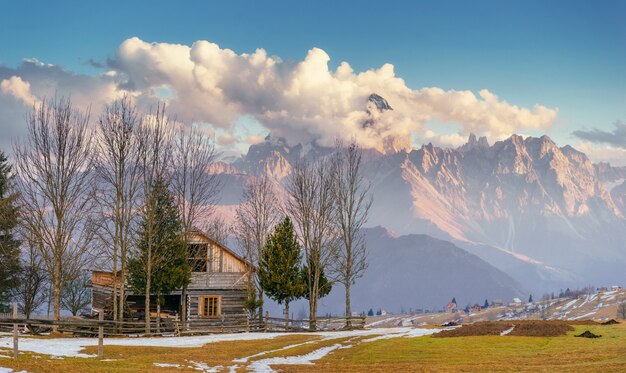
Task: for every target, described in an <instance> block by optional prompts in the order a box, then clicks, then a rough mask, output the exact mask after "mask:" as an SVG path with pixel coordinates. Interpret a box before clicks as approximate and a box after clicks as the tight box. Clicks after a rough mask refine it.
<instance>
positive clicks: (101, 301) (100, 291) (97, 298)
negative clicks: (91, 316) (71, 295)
mask: <svg viewBox="0 0 626 373" xmlns="http://www.w3.org/2000/svg"><path fill="white" fill-rule="evenodd" d="M91 308H92V309H93V310H102V309H105V310H111V309H112V308H113V288H110V287H106V286H99V285H93V286H92V288H91Z"/></svg>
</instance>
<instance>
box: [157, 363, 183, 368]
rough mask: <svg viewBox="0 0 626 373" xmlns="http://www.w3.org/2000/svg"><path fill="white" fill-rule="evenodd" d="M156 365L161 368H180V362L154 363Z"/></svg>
mask: <svg viewBox="0 0 626 373" xmlns="http://www.w3.org/2000/svg"><path fill="white" fill-rule="evenodd" d="M152 365H154V366H155V367H160V368H179V367H180V364H168V363H152Z"/></svg>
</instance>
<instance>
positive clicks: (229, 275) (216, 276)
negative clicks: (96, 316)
mask: <svg viewBox="0 0 626 373" xmlns="http://www.w3.org/2000/svg"><path fill="white" fill-rule="evenodd" d="M189 242H190V243H189V250H188V252H189V258H188V260H189V265H190V267H191V271H192V272H191V283H190V284H189V286H188V289H187V295H186V299H184V300H183V299H182V294H181V291H176V292H172V293H169V294H165V295H164V296H163V298H164V302H163V304H162V305H161V312H162V316H163V314H166V315H169V316H175V317H180V314H181V312H182V302H183V301H184V302H187V314H186V315H185V317H186V319H187V320H189V321H191V322H192V323H193V321H194V320H206V319H212V318H213V319H234V318H241V317H242V316H243V315H244V314H245V309H244V304H245V302H246V298H247V289H248V282H249V281H250V274H251V271H253V270H254V267H253V266H252V265H251V264H250V263H249V262H247V261H246V260H244V259H243V258H241V257H240V256H239V255H237V254H236V253H235V252H234V251H232V250H231V249H229V248H228V247H226V246H225V245H222V244H220V243H218V242H217V241H215V240H214V239H212V238H211V237H210V236H209V235H207V234H205V233H203V232H201V231H199V230H194V231H193V232H191V233H190V237H189ZM114 281H117V282H118V284H119V281H120V277H119V273H118V276H114V275H113V273H111V272H104V271H92V281H91V282H92V284H91V286H92V309H93V310H94V311H96V312H100V311H102V310H105V311H107V310H110V309H111V308H112V304H113V287H114ZM127 294H128V296H127V297H126V304H127V307H128V311H129V313H130V314H133V315H137V314H143V313H144V312H145V306H144V302H145V297H144V296H143V295H142V294H133V293H132V291H131V290H130V289H128V288H127ZM150 303H151V307H150V308H151V309H150V313H152V314H154V315H156V297H155V298H154V299H153V300H151V302H150Z"/></svg>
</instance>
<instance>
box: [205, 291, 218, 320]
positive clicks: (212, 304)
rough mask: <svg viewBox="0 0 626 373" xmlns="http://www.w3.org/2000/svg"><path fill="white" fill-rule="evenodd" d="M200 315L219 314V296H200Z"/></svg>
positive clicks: (214, 315) (215, 315)
mask: <svg viewBox="0 0 626 373" xmlns="http://www.w3.org/2000/svg"><path fill="white" fill-rule="evenodd" d="M200 315H201V316H202V317H217V316H219V315H220V297H219V296H212V297H200Z"/></svg>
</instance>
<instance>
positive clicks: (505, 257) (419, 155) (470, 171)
mask: <svg viewBox="0 0 626 373" xmlns="http://www.w3.org/2000/svg"><path fill="white" fill-rule="evenodd" d="M386 110H393V109H392V106H391V105H390V104H389V103H387V102H386V100H385V99H384V98H382V97H380V96H378V95H375V94H373V95H371V96H370V98H369V100H368V105H367V110H366V112H367V113H368V115H369V116H370V117H369V118H370V119H368V120H367V121H366V122H364V123H363V127H364V128H366V127H367V128H370V127H371V128H375V127H376V113H377V112H383V111H386ZM384 149H385V151H384V152H379V151H377V150H366V151H364V173H365V177H366V179H367V180H368V181H369V182H371V185H372V193H373V195H374V205H373V207H372V211H371V218H370V221H369V224H368V225H369V226H372V227H373V226H380V227H384V228H386V229H389V230H391V231H393V232H395V233H396V234H397V235H414V234H427V235H430V236H432V237H435V238H438V239H443V240H447V241H451V242H453V243H454V244H455V245H456V246H457V247H460V248H462V249H464V250H466V251H467V252H469V253H471V254H474V255H476V256H477V258H476V259H477V260H480V261H481V262H482V261H484V262H486V263H484V264H485V265H487V266H489V267H490V268H489V270H487V269H485V268H486V267H481V266H482V264H481V265H480V266H479V267H480V268H483V269H481V270H478V269H476V268H478V267H476V266H474V267H472V266H471V264H470V262H471V263H474V264H475V263H476V262H475V260H474V259H472V260H469V259H467V258H466V259H467V261H466V262H465V263H466V264H465V265H466V268H468V271H467V274H466V275H467V278H468V279H470V278H472V276H478V277H481V279H480V281H482V280H487V281H486V282H485V284H490V283H491V284H495V283H496V282H497V283H498V285H502V284H505V285H504V286H500V287H498V286H491V287H489V286H487V285H481V286H487V287H486V288H485V289H484V291H483V292H484V293H490V294H485V295H484V296H482V297H483V298H484V297H485V296H492V295H493V296H498V297H504V298H506V297H507V295H508V296H510V297H512V296H518V295H519V294H520V293H522V292H525V293H528V292H532V293H535V294H538V293H540V292H544V291H554V290H555V289H558V288H559V287H561V288H565V287H576V286H585V285H590V284H597V285H601V284H602V285H606V284H608V283H613V282H616V283H622V282H623V281H624V279H625V278H624V266H625V265H626V219H625V215H626V168H616V167H611V166H610V165H609V164H606V163H601V164H593V163H592V162H591V161H590V160H589V159H588V157H587V156H586V155H585V154H583V153H581V152H579V151H577V150H576V149H574V148H572V147H571V146H569V145H565V146H559V145H557V144H555V143H554V141H552V140H551V139H550V138H549V137H547V136H542V137H539V138H537V137H527V138H523V137H522V136H519V135H512V136H511V137H509V138H507V139H505V140H502V141H498V142H495V143H494V144H489V143H488V141H487V139H486V138H484V137H483V138H477V137H476V136H474V135H470V136H469V139H468V142H467V143H466V144H464V145H462V146H460V147H458V148H456V149H452V148H440V147H436V146H433V145H432V144H428V145H424V146H422V147H421V148H419V149H410V148H408V147H407V146H406V143H405V141H403V140H402V139H398V140H393V139H392V140H391V141H390V142H388V143H387V144H385V146H384ZM331 152H332V149H330V148H325V147H321V146H317V145H316V144H315V142H313V143H309V144H294V145H292V144H287V143H286V141H285V140H283V139H280V138H278V139H277V138H272V137H270V136H268V137H267V138H266V139H265V141H264V142H262V143H259V144H256V145H252V146H251V147H250V149H249V150H248V153H247V154H246V155H244V156H242V157H241V158H239V159H236V160H234V161H232V162H229V163H226V162H225V163H221V164H218V165H216V167H215V170H213V172H216V173H218V174H220V178H221V179H222V180H223V182H224V183H225V188H224V192H223V195H222V200H221V201H222V202H221V203H222V204H223V205H224V206H223V209H222V211H229V210H230V211H232V210H233V209H234V205H235V204H237V203H238V202H239V199H240V198H241V197H240V196H241V191H242V189H243V187H244V185H245V180H246V179H247V178H250V177H255V176H260V175H269V176H271V177H272V178H273V179H275V180H276V181H277V183H278V185H281V183H284V181H285V178H286V177H287V176H288V175H289V174H290V172H291V170H292V168H293V167H294V165H295V164H296V163H297V162H298V160H299V159H300V158H302V157H305V158H308V159H319V158H322V157H325V156H327V155H328V154H330V153H331ZM369 236H371V233H370V232H368V237H369ZM410 237H413V238H412V239H411V238H410ZM415 237H416V236H408V238H404V237H398V238H397V239H398V240H401V241H402V242H404V243H403V244H402V246H403V247H404V248H406V251H402V254H399V253H396V252H394V251H393V249H392V247H393V246H394V245H395V244H391V243H390V242H391V241H393V240H391V238H390V239H389V240H391V241H389V240H388V241H385V240H382V239H372V240H370V241H368V242H369V244H370V249H371V250H370V251H371V256H370V263H371V264H370V269H369V270H368V273H367V274H366V278H367V279H368V282H370V283H371V282H372V281H381V282H380V283H384V284H387V285H388V289H394V288H396V289H398V291H400V290H399V286H400V284H401V283H405V282H409V283H413V284H415V283H419V282H422V281H430V282H431V283H432V282H442V283H445V282H446V281H449V280H448V278H447V277H446V276H441V277H439V278H433V279H432V280H428V279H426V278H424V277H423V274H424V271H423V270H420V271H421V273H417V272H419V271H417V268H418V267H419V263H420V262H422V263H436V261H430V260H431V259H432V258H431V256H432V255H435V252H434V251H433V250H430V251H429V254H428V257H425V254H423V252H424V250H425V248H426V247H431V248H432V245H430V246H429V245H427V244H425V243H424V240H423V239H415ZM419 237H422V238H423V236H419ZM411 245H413V248H412V250H410V249H408V247H409V246H411ZM435 246H437V245H435ZM440 254H441V255H442V256H446V255H450V254H449V252H446V251H445V250H444V249H442V250H441V252H440ZM394 257H397V258H396V259H398V261H402V262H403V263H408V262H411V260H409V258H411V259H414V260H415V263H416V266H417V267H415V268H416V273H415V274H414V276H413V277H412V278H403V279H399V278H398V279H396V280H397V281H396V282H393V283H391V282H390V281H391V280H390V278H391V277H389V276H391V275H390V274H389V272H388V271H385V270H384V268H385V267H384V266H382V263H383V262H384V261H385V260H388V259H389V258H392V259H393V258H394ZM472 257H473V255H472ZM479 258H480V259H479ZM464 260H465V259H458V260H456V261H455V263H456V265H459V266H461V264H460V263H461V262H463V261H464ZM432 265H433V266H435V265H436V264H432ZM491 267H495V268H491ZM419 268H421V267H419ZM469 268H474V269H473V270H469ZM439 269H441V270H442V269H443V267H442V268H439ZM433 270H434V271H435V272H434V273H437V272H436V269H433ZM456 270H458V268H457V269H456ZM494 271H498V272H500V271H501V272H504V273H502V274H503V275H504V276H505V277H508V280H506V281H505V280H503V278H504V277H502V276H500V275H498V276H500V277H498V278H499V279H500V280H498V281H495V280H493V273H496V272H494ZM463 273H464V272H463ZM487 273H490V274H487ZM377 276H378V277H377ZM376 278H378V280H376ZM444 285H445V284H444ZM444 285H442V286H444ZM444 287H445V286H444ZM496 288H497V289H496ZM505 288H506V289H508V290H506V291H504V290H503V289H505ZM432 292H434V290H433V291H432ZM432 292H431V293H432ZM431 295H432V294H423V296H422V297H423V299H431V298H429V297H431ZM477 296H478V295H477ZM446 297H447V294H446ZM354 299H357V300H355V302H357V303H358V295H357V296H356V297H355V298H354ZM432 299H433V301H434V298H432ZM467 301H475V300H474V299H467ZM476 301H478V300H476ZM394 305H397V304H394ZM410 305H411V304H408V303H407V304H404V306H406V307H408V306H410ZM415 305H417V304H416V303H415ZM424 306H426V304H424Z"/></svg>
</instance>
